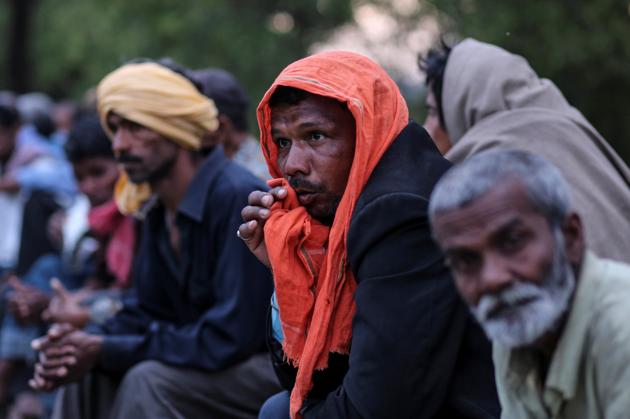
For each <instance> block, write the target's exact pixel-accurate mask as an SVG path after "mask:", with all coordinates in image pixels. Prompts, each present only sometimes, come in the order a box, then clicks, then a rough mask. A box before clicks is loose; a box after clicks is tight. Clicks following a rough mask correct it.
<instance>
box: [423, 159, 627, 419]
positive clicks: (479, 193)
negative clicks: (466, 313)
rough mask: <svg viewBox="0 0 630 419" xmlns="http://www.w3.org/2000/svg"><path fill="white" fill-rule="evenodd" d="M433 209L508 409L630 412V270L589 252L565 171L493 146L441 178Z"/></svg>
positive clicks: (584, 414)
mask: <svg viewBox="0 0 630 419" xmlns="http://www.w3.org/2000/svg"><path fill="white" fill-rule="evenodd" d="M429 208H430V217H431V223H432V226H433V231H434V234H435V237H436V238H437V240H438V242H439V244H440V246H441V247H442V249H443V250H444V252H445V253H446V259H447V261H448V263H449V265H450V267H451V270H452V272H453V275H454V277H455V284H456V286H457V288H458V290H459V292H460V294H461V295H462V297H463V298H464V299H465V300H466V302H467V303H468V304H469V306H470V308H471V310H472V312H473V313H474V315H475V317H476V318H477V319H478V320H479V322H480V323H481V325H482V326H483V328H484V329H485V331H486V333H487V335H488V336H489V337H490V339H491V340H492V341H493V342H494V361H495V368H496V371H497V386H498V390H499V396H500V399H501V405H502V407H503V415H504V417H506V418H510V419H525V418H528V419H534V418H536V419H543V418H567V419H568V418H571V419H580V418H584V419H587V418H588V419H593V418H623V417H627V416H628V411H630V398H629V397H628V390H627V388H628V382H630V370H629V369H628V363H629V362H630V346H629V345H628V342H630V323H629V322H628V319H630V305H628V300H630V266H628V265H626V264H622V263H619V262H613V261H610V260H605V259H600V258H598V257H597V256H595V254H593V253H591V252H589V251H587V250H585V241H584V233H583V231H584V229H583V227H582V222H581V220H580V217H579V216H578V215H577V213H575V211H574V210H573V209H572V208H571V202H570V197H569V187H568V184H567V182H566V181H565V180H564V178H563V177H562V175H561V174H560V172H559V170H558V169H557V168H555V167H554V166H553V165H552V164H550V163H548V162H547V161H545V160H544V159H543V158H541V157H538V156H535V155H533V154H530V153H528V152H524V151H489V152H484V153H481V154H479V155H478V156H475V157H472V158H471V159H469V160H467V161H465V162H464V163H462V164H461V165H459V166H456V167H455V168H454V169H452V171H450V172H448V173H447V174H446V175H445V176H444V177H443V178H442V180H441V181H440V182H439V183H438V185H437V186H436V188H435V190H434V192H433V194H432V195H431V203H430V206H429Z"/></svg>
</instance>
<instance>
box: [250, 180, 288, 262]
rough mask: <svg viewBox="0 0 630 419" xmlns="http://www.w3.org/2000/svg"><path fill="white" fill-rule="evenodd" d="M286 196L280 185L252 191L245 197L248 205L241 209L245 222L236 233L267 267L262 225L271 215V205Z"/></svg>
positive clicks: (267, 257)
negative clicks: (265, 189)
mask: <svg viewBox="0 0 630 419" xmlns="http://www.w3.org/2000/svg"><path fill="white" fill-rule="evenodd" d="M286 197H287V190H286V189H285V188H282V187H276V188H273V189H271V190H270V191H269V192H263V191H254V192H252V193H250V194H249V197H248V199H247V201H248V204H249V205H248V206H246V207H245V208H243V211H241V217H243V221H245V222H244V223H243V224H241V225H240V227H239V228H238V234H239V236H240V238H241V239H243V241H244V242H245V244H246V245H247V247H248V248H249V250H251V252H252V253H253V254H254V255H255V256H256V257H257V258H258V260H260V261H261V262H262V263H263V264H264V265H265V266H267V267H269V256H268V255H267V246H266V245H265V237H264V232H263V227H264V226H265V222H266V221H267V219H268V218H269V216H270V215H271V211H270V208H271V206H272V205H273V204H274V203H275V202H276V201H281V200H283V199H284V198H286Z"/></svg>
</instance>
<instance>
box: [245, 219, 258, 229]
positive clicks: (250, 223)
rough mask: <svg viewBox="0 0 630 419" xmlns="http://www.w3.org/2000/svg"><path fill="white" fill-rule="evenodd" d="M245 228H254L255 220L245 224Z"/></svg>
mask: <svg viewBox="0 0 630 419" xmlns="http://www.w3.org/2000/svg"><path fill="white" fill-rule="evenodd" d="M247 227H249V228H256V220H252V221H250V222H249V223H247Z"/></svg>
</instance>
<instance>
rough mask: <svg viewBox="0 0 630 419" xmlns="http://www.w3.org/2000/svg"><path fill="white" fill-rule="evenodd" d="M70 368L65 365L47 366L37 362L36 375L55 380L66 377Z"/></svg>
mask: <svg viewBox="0 0 630 419" xmlns="http://www.w3.org/2000/svg"><path fill="white" fill-rule="evenodd" d="M68 372H69V370H68V368H67V367H65V366H61V367H56V368H46V367H45V366H44V365H42V364H35V374H36V375H35V376H36V377H41V378H43V379H44V380H47V381H54V380H59V379H62V378H65V377H66V376H67V375H68Z"/></svg>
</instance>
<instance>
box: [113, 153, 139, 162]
mask: <svg viewBox="0 0 630 419" xmlns="http://www.w3.org/2000/svg"><path fill="white" fill-rule="evenodd" d="M116 162H118V163H142V159H141V158H140V157H138V156H134V155H133V154H129V153H120V154H119V155H117V156H116Z"/></svg>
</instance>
